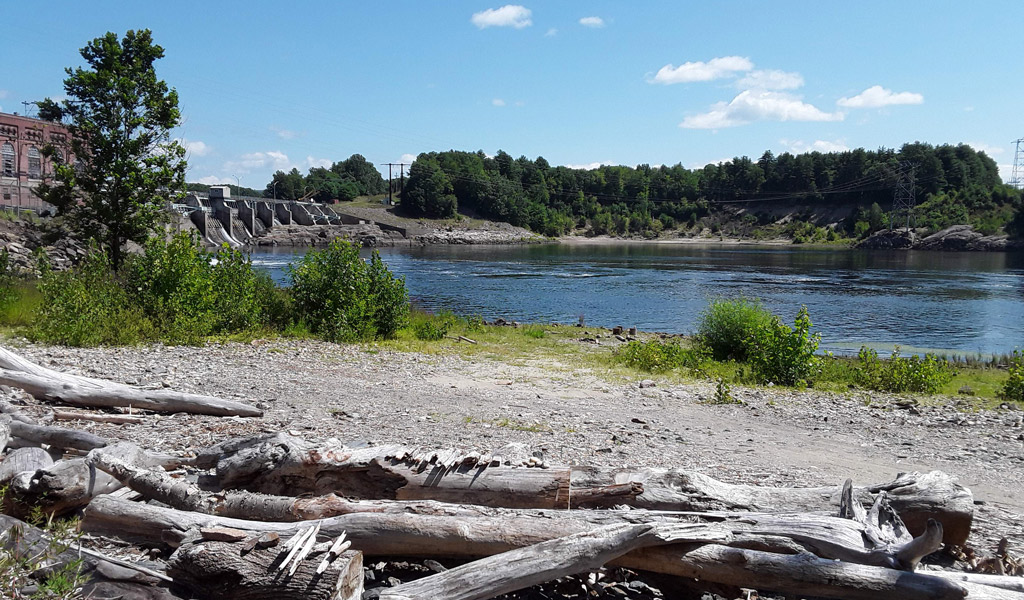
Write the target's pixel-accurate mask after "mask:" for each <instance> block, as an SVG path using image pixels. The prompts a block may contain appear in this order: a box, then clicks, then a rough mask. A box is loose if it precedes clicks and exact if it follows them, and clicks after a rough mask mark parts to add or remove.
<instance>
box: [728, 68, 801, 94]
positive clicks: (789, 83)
mask: <svg viewBox="0 0 1024 600" xmlns="http://www.w3.org/2000/svg"><path fill="white" fill-rule="evenodd" d="M736 86H737V87H739V88H741V89H744V90H795V89H797V88H801V87H803V86H804V78H803V76H802V75H800V74H799V73H790V72H786V71H780V70H778V69H758V70H757V71H751V72H750V73H747V75H746V77H744V78H742V79H740V80H739V81H737V82H736Z"/></svg>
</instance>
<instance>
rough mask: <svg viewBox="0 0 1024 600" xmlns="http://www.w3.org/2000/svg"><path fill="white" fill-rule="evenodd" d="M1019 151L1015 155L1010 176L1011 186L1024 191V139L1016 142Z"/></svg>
mask: <svg viewBox="0 0 1024 600" xmlns="http://www.w3.org/2000/svg"><path fill="white" fill-rule="evenodd" d="M1013 143H1014V144H1016V145H1017V150H1016V151H1015V152H1014V153H1013V172H1012V174H1011V175H1010V185H1012V186H1013V187H1015V188H1017V189H1018V190H1024V138H1020V139H1019V140H1014V142H1013Z"/></svg>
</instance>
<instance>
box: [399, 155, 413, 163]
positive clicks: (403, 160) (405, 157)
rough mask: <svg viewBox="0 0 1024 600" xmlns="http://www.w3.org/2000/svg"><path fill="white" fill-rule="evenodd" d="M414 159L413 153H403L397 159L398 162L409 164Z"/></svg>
mask: <svg viewBox="0 0 1024 600" xmlns="http://www.w3.org/2000/svg"><path fill="white" fill-rule="evenodd" d="M415 160H416V155H415V154H403V155H402V158H400V159H398V162H400V163H405V164H407V165H411V164H412V163H413V161H415Z"/></svg>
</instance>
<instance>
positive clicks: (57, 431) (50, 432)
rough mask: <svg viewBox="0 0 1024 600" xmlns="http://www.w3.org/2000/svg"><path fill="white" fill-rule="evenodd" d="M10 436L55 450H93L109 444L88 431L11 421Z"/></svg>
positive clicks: (104, 439) (108, 441) (106, 440)
mask: <svg viewBox="0 0 1024 600" xmlns="http://www.w3.org/2000/svg"><path fill="white" fill-rule="evenodd" d="M11 436H12V437H16V438H21V439H23V440H28V441H30V442H37V443H40V444H48V445H50V446H54V447H57V448H75V449H76V450H94V449H96V448H102V447H104V446H106V445H108V444H110V440H108V439H106V438H102V437H100V436H98V435H94V434H92V433H89V432H88V431H79V430H77V429H65V428H63V427H50V426H48V425H33V424H29V423H22V422H20V421H11Z"/></svg>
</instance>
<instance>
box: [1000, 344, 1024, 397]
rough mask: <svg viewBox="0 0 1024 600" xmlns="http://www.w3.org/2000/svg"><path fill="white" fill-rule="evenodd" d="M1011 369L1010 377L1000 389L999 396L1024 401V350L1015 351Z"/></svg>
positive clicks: (1011, 360)
mask: <svg viewBox="0 0 1024 600" xmlns="http://www.w3.org/2000/svg"><path fill="white" fill-rule="evenodd" d="M1009 370H1010V377H1009V378H1008V379H1007V380H1006V382H1005V383H1003V387H1002V388H1001V389H1000V390H999V397H1000V398H1002V399H1004V400H1009V401H1011V402H1024V352H1022V351H1020V350H1014V351H1013V358H1011V359H1010V369H1009Z"/></svg>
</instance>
